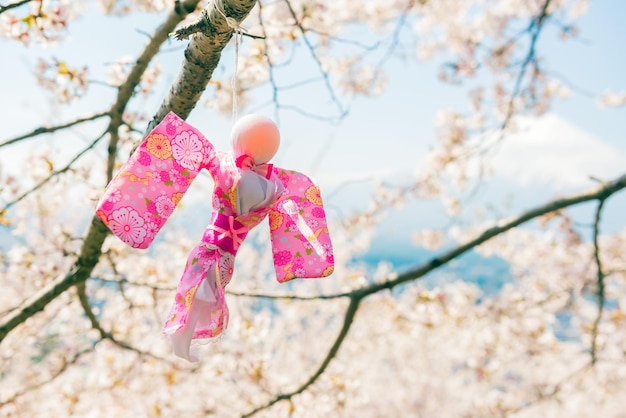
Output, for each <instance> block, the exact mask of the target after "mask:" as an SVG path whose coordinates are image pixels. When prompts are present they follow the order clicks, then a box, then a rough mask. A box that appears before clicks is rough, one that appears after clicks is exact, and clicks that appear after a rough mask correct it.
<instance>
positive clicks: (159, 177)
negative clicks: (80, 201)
mask: <svg viewBox="0 0 626 418" xmlns="http://www.w3.org/2000/svg"><path fill="white" fill-rule="evenodd" d="M279 143H280V135H279V132H278V128H277V127H276V125H275V124H274V123H273V122H272V121H271V120H269V119H267V118H264V117H262V116H257V115H249V116H245V117H243V118H242V119H240V120H239V121H238V122H237V123H236V124H235V126H234V127H233V131H232V146H233V150H232V153H224V152H217V151H215V150H214V148H213V145H212V144H211V143H210V142H209V141H208V140H207V139H206V138H205V137H204V136H203V135H202V134H201V133H200V132H199V131H198V130H196V129H195V128H193V127H192V126H191V125H189V124H188V123H187V122H185V121H184V120H182V119H181V118H179V117H178V116H177V115H176V114H174V113H172V112H170V113H168V114H167V115H166V116H165V118H164V119H163V121H162V122H161V123H160V124H159V125H158V126H157V127H156V128H154V130H152V132H150V134H149V135H148V136H147V137H146V138H145V139H144V141H143V142H142V143H141V145H140V146H139V147H138V148H137V149H136V150H135V152H134V153H133V154H132V155H131V157H130V159H129V160H128V162H127V163H126V164H125V165H124V166H123V167H122V169H121V170H120V172H119V173H118V174H117V175H116V176H115V178H114V179H113V180H112V181H111V182H110V183H109V184H108V186H107V187H106V189H105V192H104V194H103V196H102V197H101V198H100V200H99V202H98V206H97V210H96V214H97V215H98V217H99V218H100V219H101V220H102V221H103V222H104V223H105V225H106V226H107V227H108V228H109V229H110V230H111V231H112V232H113V233H114V234H115V235H117V236H118V237H119V238H120V239H121V240H122V241H124V242H125V243H127V244H129V245H130V246H132V247H135V248H147V247H148V246H149V245H150V243H151V242H152V241H153V240H154V237H155V236H156V234H157V233H158V231H159V230H160V229H161V227H162V226H163V224H164V223H165V221H166V220H167V219H168V218H169V216H170V215H171V214H172V212H173V211H174V208H175V207H176V205H177V204H178V202H180V200H181V198H182V197H183V195H184V193H185V192H186V191H187V189H188V188H189V185H190V184H191V183H192V182H193V180H194V179H195V177H196V176H197V175H198V173H199V172H200V170H202V169H203V168H204V169H207V170H208V171H209V173H210V174H211V176H212V177H213V180H214V182H215V189H214V190H213V213H212V217H211V221H210V222H209V225H208V227H207V228H206V230H205V231H204V234H203V236H202V240H201V242H200V244H199V245H198V246H196V247H195V248H194V249H193V251H192V252H191V254H190V255H189V258H188V260H187V264H186V266H185V269H184V271H183V275H182V277H181V279H180V283H179V284H178V288H177V290H176V296H175V302H174V305H173V307H172V309H171V311H170V314H169V315H168V317H167V320H166V322H165V326H164V329H163V332H164V334H165V335H166V336H168V337H169V338H170V339H171V341H172V345H173V349H174V352H175V353H176V355H178V356H180V357H183V358H186V359H188V360H191V361H196V360H197V359H196V358H195V357H193V356H190V354H189V346H190V343H191V340H192V339H214V338H215V337H218V336H219V335H221V334H222V332H223V331H224V329H225V328H226V326H227V324H228V307H227V305H226V300H225V298H224V288H225V287H226V285H227V284H228V282H229V281H230V279H231V277H232V275H233V268H234V265H235V255H236V254H237V250H238V248H239V246H240V245H241V243H242V242H243V240H244V238H245V237H246V235H247V233H248V231H250V229H252V228H253V227H255V226H256V225H258V224H259V223H260V222H261V221H262V220H263V219H265V218H266V217H268V218H269V223H270V239H271V243H272V253H273V258H274V266H275V270H276V278H277V280H278V281H279V282H281V283H282V282H286V281H289V280H292V279H294V278H317V277H326V276H328V275H329V274H331V273H332V271H333V265H334V264H333V263H334V260H333V250H332V245H331V242H330V236H329V234H328V226H327V224H326V214H325V212H324V208H323V206H322V199H321V196H320V190H319V188H318V186H317V184H316V183H315V182H314V181H312V180H311V179H310V178H308V177H307V176H305V175H304V174H302V173H299V172H297V171H291V170H285V169H282V168H278V167H273V166H272V165H271V164H268V162H269V161H270V159H271V158H272V157H273V156H274V155H275V154H276V151H277V150H278V145H279Z"/></svg>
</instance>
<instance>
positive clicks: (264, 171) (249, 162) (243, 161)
mask: <svg viewBox="0 0 626 418" xmlns="http://www.w3.org/2000/svg"><path fill="white" fill-rule="evenodd" d="M235 165H236V166H237V168H240V169H242V170H252V171H254V172H255V173H257V174H258V175H259V176H262V177H265V178H266V179H268V180H269V179H270V176H271V175H272V167H274V165H273V164H255V163H254V158H252V157H251V156H249V155H248V154H242V155H240V156H239V157H237V159H236V160H235Z"/></svg>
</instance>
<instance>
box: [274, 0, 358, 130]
mask: <svg viewBox="0 0 626 418" xmlns="http://www.w3.org/2000/svg"><path fill="white" fill-rule="evenodd" d="M285 3H287V7H288V8H289V12H290V13H291V16H292V17H293V20H294V23H295V25H296V26H297V27H298V29H300V32H301V33H302V39H303V40H304V43H305V44H306V46H307V48H309V51H310V52H311V57H312V58H313V60H314V61H315V63H316V64H317V66H318V68H319V70H320V72H321V73H322V76H323V77H324V84H325V85H326V89H327V90H328V93H329V94H330V98H331V99H332V101H333V103H335V106H337V110H338V111H339V116H338V117H337V119H338V120H341V119H343V118H344V117H345V116H346V114H347V111H346V110H345V109H344V108H343V106H342V104H341V102H340V101H339V99H338V98H337V96H336V95H335V90H334V89H333V86H332V84H331V82H330V78H329V77H328V73H327V72H326V71H324V66H323V65H322V61H320V59H319V57H318V56H317V53H316V52H315V48H313V45H311V42H310V41H309V38H307V36H306V30H305V29H304V27H303V26H302V23H301V22H299V21H298V16H297V15H296V12H295V10H294V9H293V7H292V5H291V2H290V1H289V0H285Z"/></svg>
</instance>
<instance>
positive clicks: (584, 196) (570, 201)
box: [352, 174, 626, 295]
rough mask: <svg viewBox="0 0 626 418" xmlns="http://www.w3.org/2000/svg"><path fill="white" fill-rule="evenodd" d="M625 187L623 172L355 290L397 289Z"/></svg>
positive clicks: (369, 291) (363, 291)
mask: <svg viewBox="0 0 626 418" xmlns="http://www.w3.org/2000/svg"><path fill="white" fill-rule="evenodd" d="M624 188H626V174H624V175H622V176H621V177H619V178H617V179H615V180H613V181H611V182H607V183H605V184H603V185H602V186H600V187H598V188H596V189H593V190H591V191H589V192H586V193H581V194H577V195H574V196H570V197H566V198H562V199H557V200H553V201H551V202H548V203H546V204H545V205H542V206H538V207H536V208H534V209H530V210H528V211H526V212H524V213H522V214H521V215H519V216H516V217H514V218H512V219H509V220H508V221H506V222H505V221H501V222H500V223H499V224H498V225H496V226H494V227H492V228H489V229H487V230H486V231H484V232H483V233H481V234H480V235H479V236H478V237H476V238H474V239H473V240H471V241H469V242H467V243H465V244H461V245H459V246H457V247H455V248H453V249H451V250H449V251H447V252H445V253H443V254H441V255H440V256H438V257H434V258H432V259H431V260H430V261H428V262H427V263H425V264H423V265H421V266H419V267H416V268H414V269H411V270H408V271H406V272H404V273H401V274H398V275H395V274H392V275H390V276H388V278H387V280H386V281H383V282H381V283H375V284H373V285H370V286H366V287H364V288H361V289H357V290H355V291H354V292H352V293H353V294H364V295H371V294H374V293H376V292H379V291H381V290H383V289H393V288H394V287H396V286H398V285H400V284H402V283H406V282H409V281H412V280H416V279H419V278H420V277H423V276H425V275H426V274H428V273H430V272H431V271H433V270H435V269H437V268H439V267H441V266H443V265H444V264H447V263H449V262H450V261H452V260H454V259H455V258H457V257H459V256H460V255H462V254H464V253H465V252H467V251H469V250H471V249H472V248H474V247H477V246H479V245H480V244H483V243H484V242H486V241H488V240H490V239H491V238H493V237H495V236H497V235H500V234H502V233H504V232H506V231H508V230H510V229H512V228H515V227H517V226H519V225H522V224H524V223H526V222H528V221H531V220H533V219H535V218H537V217H539V216H542V215H545V214H548V213H551V212H555V211H557V210H560V209H564V208H566V207H569V206H574V205H578V204H580V203H585V202H590V201H593V200H605V199H607V198H608V197H609V196H611V195H612V194H614V193H617V192H619V191H620V190H622V189H624Z"/></svg>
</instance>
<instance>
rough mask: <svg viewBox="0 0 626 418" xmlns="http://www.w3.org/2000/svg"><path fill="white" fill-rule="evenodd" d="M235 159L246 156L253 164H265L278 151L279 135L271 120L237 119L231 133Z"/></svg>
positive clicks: (256, 118)
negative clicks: (250, 158)
mask: <svg viewBox="0 0 626 418" xmlns="http://www.w3.org/2000/svg"><path fill="white" fill-rule="evenodd" d="M231 141H232V145H233V151H234V153H235V158H237V157H239V156H240V155H243V154H247V155H249V156H250V157H252V158H253V159H254V163H255V164H265V163H267V162H268V161H269V160H271V159H272V157H273V156H274V155H275V154H276V151H278V145H279V144H280V133H279V132H278V127H277V126H276V124H275V123H274V122H273V121H272V120H271V119H268V118H266V117H264V116H260V115H247V116H244V117H243V118H241V119H239V120H238V121H237V123H235V126H233V131H232V133H231Z"/></svg>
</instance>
